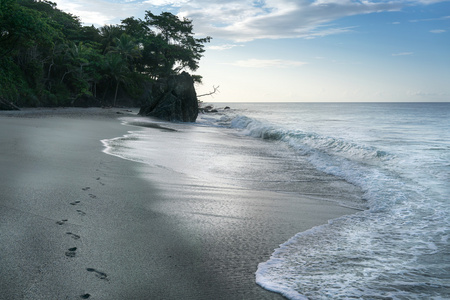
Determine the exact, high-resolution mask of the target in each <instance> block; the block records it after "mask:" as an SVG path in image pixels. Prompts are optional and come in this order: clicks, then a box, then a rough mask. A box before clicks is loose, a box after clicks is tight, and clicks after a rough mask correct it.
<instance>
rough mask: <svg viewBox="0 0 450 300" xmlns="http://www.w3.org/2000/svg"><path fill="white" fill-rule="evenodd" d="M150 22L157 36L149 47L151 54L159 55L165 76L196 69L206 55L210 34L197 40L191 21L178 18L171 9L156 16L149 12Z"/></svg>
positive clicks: (149, 24)
mask: <svg viewBox="0 0 450 300" xmlns="http://www.w3.org/2000/svg"><path fill="white" fill-rule="evenodd" d="M145 20H146V23H147V25H148V26H149V27H150V28H151V29H154V31H155V32H156V37H155V38H154V40H153V41H150V43H149V44H148V46H149V47H150V48H151V51H150V53H152V54H154V56H155V57H156V58H157V59H156V60H157V66H158V67H162V68H161V69H162V70H159V71H162V72H163V74H161V75H163V76H167V75H171V74H174V73H175V74H178V73H180V72H181V71H183V70H185V69H189V70H191V71H196V70H197V69H198V67H199V60H200V58H201V57H202V55H203V52H204V51H205V50H204V44H205V43H208V42H210V40H211V37H206V38H202V39H197V38H195V37H194V33H193V32H192V30H193V25H192V21H191V20H189V19H186V18H183V19H179V18H178V17H177V16H175V15H173V14H172V13H170V12H164V13H162V14H161V15H159V16H158V15H154V14H153V13H151V12H150V11H146V15H145Z"/></svg>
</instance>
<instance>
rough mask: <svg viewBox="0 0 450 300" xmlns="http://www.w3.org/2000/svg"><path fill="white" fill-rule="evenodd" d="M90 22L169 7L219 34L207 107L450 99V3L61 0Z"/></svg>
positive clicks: (206, 67) (209, 56)
mask: <svg viewBox="0 0 450 300" xmlns="http://www.w3.org/2000/svg"><path fill="white" fill-rule="evenodd" d="M53 2H56V3H57V5H58V6H57V7H58V8H59V9H61V10H63V11H65V12H69V13H72V14H74V15H76V16H78V17H80V19H81V21H82V22H83V24H84V25H89V26H90V25H92V24H93V25H94V26H96V27H101V26H103V25H106V24H108V25H109V24H119V23H120V21H121V20H123V19H125V18H127V17H131V16H133V17H135V18H140V19H144V16H145V11H146V10H149V11H151V12H152V13H154V14H159V13H161V12H163V11H168V12H171V13H173V14H175V15H178V16H179V17H186V18H188V19H190V20H192V23H193V25H194V30H193V31H194V33H195V34H196V37H198V38H201V37H206V36H211V37H212V38H213V39H212V40H211V43H209V44H206V45H205V49H206V52H205V53H204V57H203V58H202V59H201V61H200V68H199V69H198V70H197V71H196V72H195V73H196V74H198V75H202V76H203V84H202V85H199V86H197V87H196V89H197V94H203V93H208V92H209V91H212V90H213V87H214V86H219V92H218V93H216V94H214V95H213V96H208V97H202V98H200V99H201V100H203V101H206V102H334V101H336V102H337V101H339V102H366V101H367V102H369V101H370V102H374V101H376V102H380V101H390V102H398V101H413V102H419V101H420V102H442V101H445V102H450V0H378V1H374V0H359V1H355V0H239V1H235V0H231V1H225V0H53Z"/></svg>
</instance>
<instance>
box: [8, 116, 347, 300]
mask: <svg viewBox="0 0 450 300" xmlns="http://www.w3.org/2000/svg"><path fill="white" fill-rule="evenodd" d="M117 112H119V113H120V114H118V113H117ZM134 113H135V111H134V112H130V111H128V110H124V109H100V108H93V109H57V110H51V109H48V110H25V111H21V112H0V290H1V293H0V299H283V297H281V296H280V295H278V294H275V293H271V292H268V291H266V290H264V289H263V288H261V287H260V286H258V285H257V284H256V283H255V276H254V273H255V271H256V269H257V266H258V263H260V262H263V261H266V260H267V259H269V257H270V255H271V254H272V252H273V250H274V249H275V248H277V247H278V246H279V245H280V244H281V243H284V242H285V241H286V240H288V239H289V238H290V237H292V236H294V235H295V234H296V233H297V232H301V231H304V230H307V229H309V228H311V227H313V226H316V225H320V224H323V223H326V222H327V220H329V219H333V218H336V217H338V216H341V215H344V214H349V213H352V212H354V210H352V209H348V208H344V207H341V206H338V205H335V204H333V203H330V202H325V201H317V200H313V199H310V198H306V197H305V198H302V197H297V198H296V199H295V201H293V199H292V197H291V196H286V197H285V198H283V197H280V195H279V194H277V195H274V194H272V193H270V192H261V193H244V192H240V191H230V190H226V189H215V188H214V187H198V188H197V189H196V188H195V187H190V189H189V190H188V191H187V190H186V188H181V187H180V186H179V185H177V182H178V181H177V180H176V179H174V183H168V184H167V185H166V186H164V187H161V186H160V185H158V184H152V183H151V182H148V181H146V180H143V179H142V178H141V177H139V176H138V173H137V172H136V169H137V168H139V163H137V162H131V161H127V160H124V159H121V158H118V157H114V156H111V155H108V154H105V153H103V152H102V150H103V149H104V146H103V145H102V143H101V140H103V139H111V138H114V137H119V136H122V135H124V134H126V133H127V131H128V130H130V127H129V126H124V125H122V124H121V122H120V121H119V120H118V119H117V118H118V117H119V116H123V115H129V114H134ZM151 130H154V131H155V133H157V134H164V132H162V130H161V129H159V128H153V129H151ZM155 172H157V170H155ZM153 176H157V174H156V175H155V174H154V175H153ZM168 191H169V192H168ZM186 193H192V194H197V197H195V201H202V199H204V200H203V201H205V203H206V202H207V205H209V206H211V207H212V209H214V207H219V206H223V205H228V206H229V207H232V206H233V205H239V207H241V208H242V209H243V210H249V211H253V212H254V215H255V216H254V217H246V218H235V217H234V216H233V214H229V215H227V210H223V209H222V212H223V213H221V214H211V215H208V216H205V215H199V217H192V214H190V215H189V216H187V215H186V216H185V217H181V218H180V217H179V216H180V214H172V213H171V212H168V211H167V212H165V211H164V209H168V208H170V207H171V209H173V207H174V205H172V204H174V203H175V204H176V201H177V199H178V198H179V196H180V195H182V194H183V195H184V196H185V194H186ZM198 195H201V197H199V196H198ZM230 195H231V196H232V197H231V196H230ZM275 196H276V197H277V200H278V201H276V202H274V201H273V197H275ZM183 199H185V198H183ZM199 199H200V200H199ZM211 199H212V200H211ZM221 199H223V201H225V202H226V204H224V202H223V201H221ZM230 199H231V200H230ZM166 203H172V204H171V205H166ZM205 205H206V204H205ZM230 211H231V210H230Z"/></svg>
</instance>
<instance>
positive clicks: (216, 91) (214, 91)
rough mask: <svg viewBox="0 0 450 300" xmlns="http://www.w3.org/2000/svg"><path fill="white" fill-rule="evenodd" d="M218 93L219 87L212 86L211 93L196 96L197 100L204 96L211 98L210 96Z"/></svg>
mask: <svg viewBox="0 0 450 300" xmlns="http://www.w3.org/2000/svg"><path fill="white" fill-rule="evenodd" d="M218 92H219V86H213V91H212V92H209V93H206V94H201V95H197V98H199V97H204V96H211V95H213V94H215V93H218Z"/></svg>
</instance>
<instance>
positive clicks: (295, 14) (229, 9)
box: [54, 0, 450, 42]
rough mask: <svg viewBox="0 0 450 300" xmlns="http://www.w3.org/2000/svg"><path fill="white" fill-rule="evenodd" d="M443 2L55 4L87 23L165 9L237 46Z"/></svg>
mask: <svg viewBox="0 0 450 300" xmlns="http://www.w3.org/2000/svg"><path fill="white" fill-rule="evenodd" d="M442 1H445V0H382V1H379V0H361V1H356V0H259V1H255V0H134V1H129V0H122V1H115V2H109V1H108V0H54V2H56V3H57V4H58V8H60V9H62V10H64V11H67V12H69V13H72V14H74V15H76V16H79V17H80V18H81V20H82V22H83V23H85V24H86V25H90V24H94V25H98V26H103V25H104V24H117V23H120V20H122V19H124V18H127V17H131V16H135V17H138V18H143V17H144V12H145V10H152V11H154V12H158V11H160V10H161V9H165V10H169V11H171V12H173V13H177V14H178V15H179V16H181V17H187V18H189V19H191V20H193V22H194V28H195V32H196V33H197V34H198V35H199V36H206V35H209V36H212V37H214V38H222V39H227V40H232V41H235V42H236V41H240V42H243V41H252V40H256V39H280V38H309V39H311V38H317V37H323V36H327V35H335V34H342V33H346V32H349V31H352V30H353V28H352V27H340V26H337V25H335V24H331V22H333V21H335V20H338V19H341V18H344V17H348V16H353V15H361V14H370V13H377V12H387V11H399V10H401V9H402V8H403V7H406V6H409V5H417V4H432V3H437V2H442ZM448 18H450V16H445V17H442V18H441V19H442V20H446V19H448ZM414 21H416V22H418V21H424V20H414Z"/></svg>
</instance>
